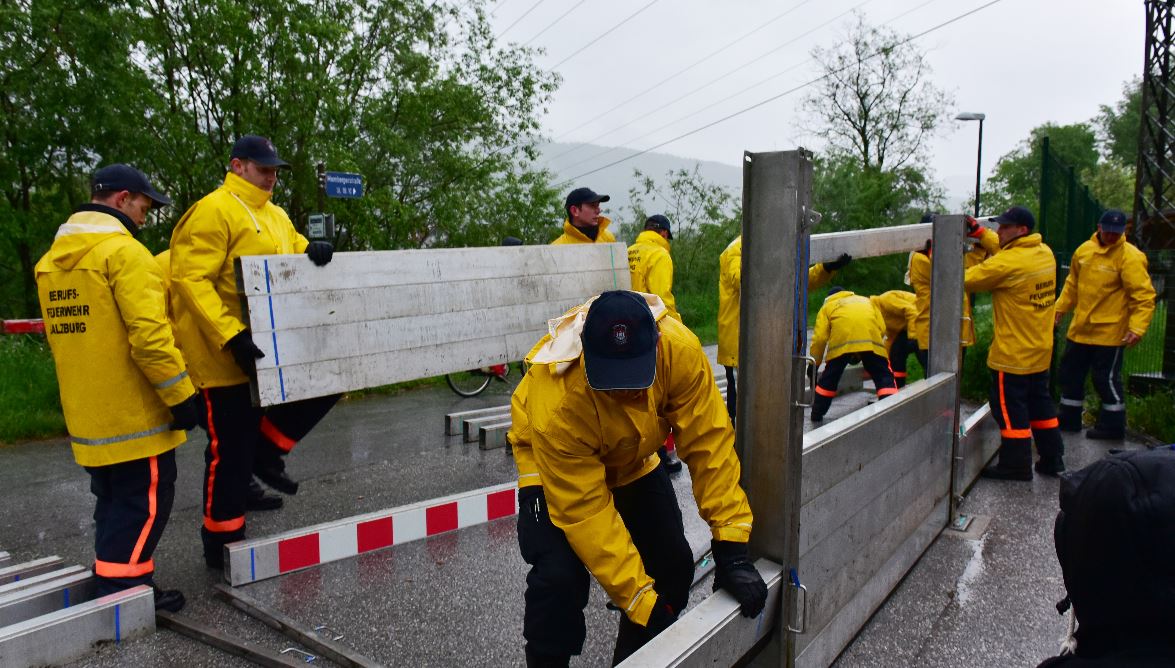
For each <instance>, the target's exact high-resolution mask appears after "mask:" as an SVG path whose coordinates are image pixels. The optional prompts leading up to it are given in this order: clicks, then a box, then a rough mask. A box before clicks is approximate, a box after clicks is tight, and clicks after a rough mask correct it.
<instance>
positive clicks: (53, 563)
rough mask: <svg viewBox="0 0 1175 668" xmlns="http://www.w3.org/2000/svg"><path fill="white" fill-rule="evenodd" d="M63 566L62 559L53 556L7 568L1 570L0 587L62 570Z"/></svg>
mask: <svg viewBox="0 0 1175 668" xmlns="http://www.w3.org/2000/svg"><path fill="white" fill-rule="evenodd" d="M61 565H62V560H61V557H58V556H52V557H42V558H40V559H33V560H32V561H26V562H24V563H20V564H12V565H11V566H5V567H4V568H0V585H4V584H8V583H9V582H17V581H19V580H22V579H24V578H27V577H30V576H33V575H39V574H41V573H44V572H46V571H51V570H54V569H57V568H61Z"/></svg>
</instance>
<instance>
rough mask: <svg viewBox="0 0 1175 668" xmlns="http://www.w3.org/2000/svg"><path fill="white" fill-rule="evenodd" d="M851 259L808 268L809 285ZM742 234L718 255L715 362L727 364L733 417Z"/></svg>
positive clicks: (825, 279) (824, 282)
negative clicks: (716, 346) (716, 347)
mask: <svg viewBox="0 0 1175 668" xmlns="http://www.w3.org/2000/svg"><path fill="white" fill-rule="evenodd" d="M852 261H853V256H851V255H849V254H848V253H842V254H841V255H840V257H838V258H836V259H835V260H833V261H832V262H822V263H820V264H814V265H812V266H811V267H809V268H808V289H809V290H814V289H816V288H820V287H823V286H825V285H828V284H829V283H830V282H831V281H832V277H833V276H835V275H836V272H837V271H838V270H839V269H841V268H843V267H844V266H845V265H847V264H848V263H849V262H852ZM742 275H743V237H742V235H741V234H740V235H738V236H737V237H735V238H734V241H731V242H730V245H728V246H727V247H726V250H724V251H722V254H721V255H719V256H718V363H719V364H721V365H722V366H723V367H725V368H726V410H727V412H728V413H729V414H730V418H731V419H732V420H733V419H734V407H735V400H736V399H737V396H738V394H737V392H736V391H735V390H736V387H735V386H736V384H737V375H736V369H738V327H739V315H740V304H741V298H742Z"/></svg>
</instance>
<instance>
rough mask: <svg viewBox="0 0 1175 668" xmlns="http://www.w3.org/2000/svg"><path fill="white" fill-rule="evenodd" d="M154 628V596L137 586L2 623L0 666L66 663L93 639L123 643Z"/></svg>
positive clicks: (85, 651)
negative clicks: (70, 605) (61, 608)
mask: <svg viewBox="0 0 1175 668" xmlns="http://www.w3.org/2000/svg"><path fill="white" fill-rule="evenodd" d="M154 631H155V595H154V592H152V590H151V588H150V587H148V586H147V585H139V586H137V587H133V588H131V589H127V590H125V591H120V592H118V593H116V594H110V595H109V596H103V597H102V598H97V599H94V600H92V601H87V602H85V603H82V604H81V605H75V606H72V607H69V608H66V609H64V610H59V611H57V612H53V613H50V614H47V615H41V616H40V617H34V618H33V619H29V620H26V621H23V622H19V623H17V624H12V625H10V626H5V627H3V628H0V666H39V665H56V664H61V663H68V662H70V661H73V660H75V659H78V658H81V657H82V656H85V655H86V654H89V653H90V651H91V648H92V647H93V646H94V644H95V643H99V642H103V641H105V642H114V643H115V644H118V643H121V642H123V641H125V640H131V639H133V638H138V637H141V636H145V635H148V634H150V633H153V632H154Z"/></svg>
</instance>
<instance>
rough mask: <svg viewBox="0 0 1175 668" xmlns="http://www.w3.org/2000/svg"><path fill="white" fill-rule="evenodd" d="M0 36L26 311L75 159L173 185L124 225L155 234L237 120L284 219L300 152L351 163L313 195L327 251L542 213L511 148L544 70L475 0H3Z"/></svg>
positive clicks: (300, 213)
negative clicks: (163, 202) (320, 199)
mask: <svg viewBox="0 0 1175 668" xmlns="http://www.w3.org/2000/svg"><path fill="white" fill-rule="evenodd" d="M0 42H2V43H0V56H2V57H4V58H5V60H6V62H7V63H8V64H9V66H8V67H6V68H5V70H4V71H3V74H0V77H2V78H0V84H2V86H0V105H2V106H0V112H3V117H2V119H0V123H3V125H2V126H0V132H2V133H3V135H2V136H3V137H4V141H5V148H4V152H3V156H2V158H0V188H3V189H4V191H5V198H4V201H3V202H0V229H2V230H4V231H3V233H2V234H3V236H2V237H0V271H3V272H5V273H6V274H8V275H9V276H10V277H12V276H11V275H12V274H16V273H20V274H22V277H23V280H25V281H26V282H25V283H24V284H23V285H22V287H20V288H19V289H17V290H10V292H9V293H7V294H4V295H3V297H4V300H3V301H2V302H0V313H3V314H4V315H14V314H17V313H20V314H23V315H29V314H32V313H34V312H35V308H33V303H34V302H33V301H32V299H33V296H32V290H31V284H30V283H29V282H28V281H31V267H32V262H35V260H36V258H37V256H38V255H39V254H40V253H41V252H43V250H44V248H45V247H47V245H48V243H49V241H50V240H51V238H52V233H53V229H54V228H55V227H56V225H58V224H59V223H60V222H61V221H62V220H64V218H65V217H66V216H67V215H68V213H69V211H70V209H71V208H72V207H73V206H74V205H76V204H77V203H78V202H80V201H84V199H86V198H87V196H88V193H87V190H86V177H87V175H88V173H89V172H90V171H92V169H94V168H95V167H96V166H98V165H100V164H105V163H110V162H130V163H133V164H136V165H137V166H139V167H140V168H141V169H143V170H144V171H146V172H147V173H148V174H150V175H151V176H152V178H153V179H155V180H156V181H157V185H159V186H160V187H161V189H162V190H163V191H164V192H166V193H167V194H169V195H170V196H171V197H172V199H173V200H175V205H174V206H173V207H172V208H171V209H170V210H165V213H164V216H163V217H161V219H160V221H159V224H158V225H157V226H155V227H154V228H153V229H148V230H145V231H144V234H143V235H142V237H143V239H144V241H145V242H146V243H148V245H149V246H151V247H153V248H154V249H155V250H159V249H161V248H162V247H163V246H165V245H166V240H167V239H168V237H169V236H170V229H171V226H172V224H173V223H174V221H175V220H177V219H178V217H179V215H181V214H182V213H183V211H184V210H185V209H186V208H187V207H188V206H190V205H191V204H192V203H194V202H195V201H196V200H198V199H199V198H200V197H202V196H203V195H204V194H205V193H207V192H208V191H210V190H211V189H213V188H214V187H216V185H218V183H219V182H220V181H221V180H222V179H223V176H224V171H225V166H226V164H227V162H228V154H229V150H230V148H231V146H232V143H233V141H234V140H235V138H236V137H237V136H239V135H242V134H246V133H254V134H261V135H265V136H268V137H270V138H272V139H273V141H274V143H275V144H276V145H277V147H278V149H279V152H280V153H281V154H282V156H283V157H284V158H286V159H287V160H288V161H289V162H290V163H291V165H292V166H293V169H292V170H291V171H290V172H283V174H282V179H281V180H280V182H279V186H278V190H277V192H276V194H275V200H276V201H277V202H279V203H280V204H282V205H283V206H284V207H286V209H287V210H288V211H289V212H290V214H291V217H292V218H293V219H294V220H295V222H296V224H299V225H302V224H304V216H305V214H307V213H309V212H311V211H314V210H316V209H317V208H318V203H317V180H316V173H315V164H316V163H317V162H319V161H323V162H325V163H326V165H327V166H328V168H329V169H332V170H339V171H354V172H359V173H362V174H363V175H364V176H365V178H366V184H365V185H366V189H367V195H366V197H364V198H363V199H360V200H330V201H328V203H327V208H328V210H330V211H332V212H334V213H335V214H336V216H337V218H338V221H339V223H340V224H339V232H338V237H337V238H336V240H335V241H336V244H337V245H338V247H339V248H340V249H342V250H358V249H389V248H419V247H427V246H436V245H451V246H460V245H474V244H478V245H481V244H495V243H498V240H499V239H500V238H501V237H502V236H505V235H507V234H511V235H514V236H519V237H522V238H524V239H527V240H528V241H537V240H539V237H541V236H542V235H543V234H544V233H545V232H546V230H548V229H549V228H550V224H551V220H552V218H554V217H555V216H556V215H557V214H556V213H555V212H556V211H557V210H558V194H557V193H555V192H554V191H553V190H551V189H550V188H549V187H548V185H547V184H548V183H549V182H550V180H551V179H550V178H549V175H546V174H544V173H535V172H533V171H530V170H529V168H528V167H526V165H527V164H529V162H530V161H531V160H532V159H533V158H534V156H535V139H536V133H537V131H538V128H539V113H540V111H541V110H542V108H543V106H544V105H545V103H546V102H547V101H548V100H549V98H550V95H551V93H552V92H553V91H554V89H555V87H556V86H557V84H558V78H557V76H556V75H554V74H551V73H547V72H543V71H541V70H539V69H538V68H537V67H536V66H535V65H534V64H533V62H532V57H533V55H534V52H533V51H532V50H530V49H527V48H524V47H519V46H516V45H508V46H502V45H499V44H497V43H496V42H495V40H494V38H493V35H492V31H491V29H490V25H489V23H488V21H487V19H486V15H485V12H484V9H483V8H482V7H481V4H480V3H465V2H458V1H457V0H449V1H447V2H446V1H445V0H437V1H435V2H434V1H433V0H390V1H383V0H318V1H316V2H312V3H308V2H304V1H302V0H253V1H252V2H249V3H241V2H237V1H235V0H154V1H153V2H145V1H144V0H119V1H115V2H96V1H90V2H78V1H77V0H71V1H66V0H38V1H36V2H33V1H31V0H21V1H17V2H6V3H2V4H0ZM540 230H541V231H540ZM13 278H14V277H13ZM6 283H8V284H9V285H11V283H12V282H11V281H8V282H6Z"/></svg>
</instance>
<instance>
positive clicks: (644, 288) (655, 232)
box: [628, 214, 681, 321]
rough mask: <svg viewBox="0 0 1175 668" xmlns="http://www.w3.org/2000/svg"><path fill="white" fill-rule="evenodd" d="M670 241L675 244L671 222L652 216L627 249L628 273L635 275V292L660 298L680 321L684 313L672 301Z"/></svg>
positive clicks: (633, 283)
mask: <svg viewBox="0 0 1175 668" xmlns="http://www.w3.org/2000/svg"><path fill="white" fill-rule="evenodd" d="M670 241H673V231H672V230H670V229H669V219H668V218H666V217H665V216H663V215H661V214H656V215H653V216H649V218H648V219H647V220H645V229H644V230H643V231H642V232H641V233H640V234H638V235H637V237H636V242H635V243H633V244H632V245H631V246H629V247H628V271H629V273H630V274H631V275H632V289H633V290H635V291H637V292H648V293H650V294H654V295H657V296H658V297H660V298H661V302H662V303H664V304H665V308H666V309H668V311H669V316H670V317H672V318H677V319H678V320H679V321H680V320H681V314H680V313H678V312H677V303H676V302H675V301H674V299H673V257H672V256H671V255H670V254H669V242H670Z"/></svg>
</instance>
